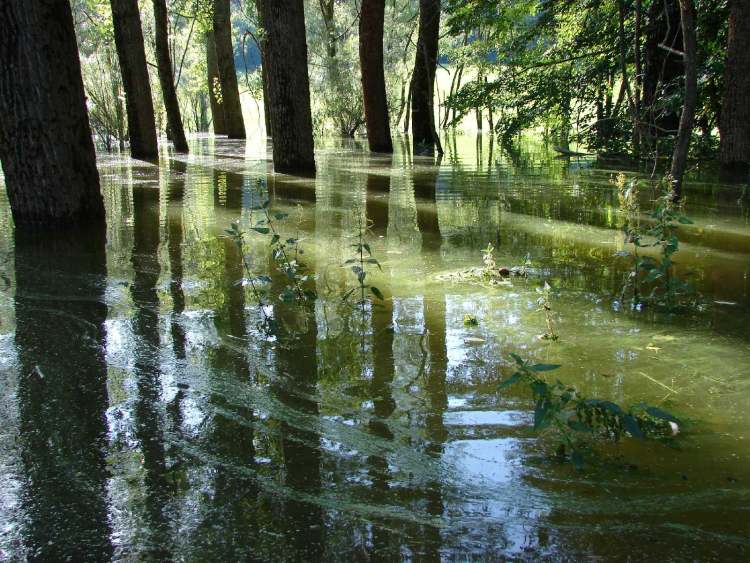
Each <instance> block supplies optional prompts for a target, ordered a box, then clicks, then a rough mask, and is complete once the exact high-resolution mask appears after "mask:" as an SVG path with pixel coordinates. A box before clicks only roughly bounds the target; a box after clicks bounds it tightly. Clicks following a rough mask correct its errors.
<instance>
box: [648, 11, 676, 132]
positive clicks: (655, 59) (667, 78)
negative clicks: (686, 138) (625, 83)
mask: <svg viewBox="0 0 750 563" xmlns="http://www.w3.org/2000/svg"><path fill="white" fill-rule="evenodd" d="M647 17H648V23H647V26H646V43H645V45H644V69H643V73H644V76H643V93H642V107H643V111H644V113H645V114H646V119H647V121H648V122H649V123H650V124H651V125H652V126H653V127H652V129H651V131H650V137H652V138H656V137H659V136H660V134H663V133H664V130H666V131H675V130H676V129H677V127H678V125H679V116H678V115H677V113H675V112H673V111H666V112H663V113H660V112H658V111H657V106H658V102H659V100H660V99H661V98H663V97H664V96H665V93H666V91H668V88H667V87H668V86H669V85H670V84H673V83H674V82H675V81H676V80H677V79H679V78H680V77H681V76H683V75H684V74H685V66H684V64H683V61H682V57H681V56H680V55H679V53H680V52H681V51H683V50H684V48H683V40H682V28H681V27H680V7H679V3H678V0H660V1H654V2H652V3H651V6H650V8H649V10H648V13H647ZM660 45H661V46H660ZM657 128H658V129H657Z"/></svg>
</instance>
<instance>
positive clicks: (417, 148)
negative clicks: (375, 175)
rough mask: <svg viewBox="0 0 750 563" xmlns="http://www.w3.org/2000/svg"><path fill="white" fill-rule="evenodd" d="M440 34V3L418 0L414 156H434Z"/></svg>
mask: <svg viewBox="0 0 750 563" xmlns="http://www.w3.org/2000/svg"><path fill="white" fill-rule="evenodd" d="M439 33H440V0H419V35H418V38H417V54H416V58H415V61H414V74H413V75H412V93H411V129H412V139H413V143H414V152H415V153H416V154H433V153H434V151H435V145H436V144H438V138H437V134H436V132H435V109H434V97H435V72H436V70H437V57H438V39H439Z"/></svg>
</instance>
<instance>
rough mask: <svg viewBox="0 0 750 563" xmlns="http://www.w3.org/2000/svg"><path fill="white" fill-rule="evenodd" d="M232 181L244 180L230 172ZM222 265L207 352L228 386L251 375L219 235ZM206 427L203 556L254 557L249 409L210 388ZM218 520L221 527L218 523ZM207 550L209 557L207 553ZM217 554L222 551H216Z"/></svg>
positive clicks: (229, 252) (234, 285)
mask: <svg viewBox="0 0 750 563" xmlns="http://www.w3.org/2000/svg"><path fill="white" fill-rule="evenodd" d="M232 176H233V179H232V182H233V183H234V182H236V181H238V180H239V181H242V177H241V176H239V175H236V174H235V175H232ZM222 241H223V250H224V268H223V272H222V276H221V282H220V292H221V295H222V299H221V303H222V305H221V307H220V308H219V309H218V310H217V311H216V317H215V324H216V330H217V332H218V333H219V336H220V338H221V343H220V344H219V345H218V346H217V347H215V348H214V349H213V350H212V351H211V352H210V355H209V363H210V365H211V368H212V369H211V371H212V372H213V373H220V374H225V376H224V378H225V379H226V380H228V381H229V382H230V385H237V386H240V387H241V386H244V385H247V384H248V383H249V381H250V378H251V370H250V365H249V362H248V356H247V353H246V350H247V328H246V326H247V325H246V317H245V289H244V287H243V285H242V279H243V276H244V270H243V264H242V256H241V255H240V251H239V249H238V248H237V246H236V245H235V244H234V242H233V241H231V240H229V239H226V238H225V239H222ZM209 403H210V410H211V411H212V414H211V421H210V424H209V427H210V431H209V432H208V433H207V434H206V437H205V438H204V440H205V443H204V446H203V447H204V448H205V449H207V450H209V451H210V452H211V453H212V455H214V456H216V457H218V459H219V463H218V464H217V465H216V466H215V467H214V468H213V480H212V481H213V483H212V484H213V494H212V495H209V499H208V502H209V503H210V505H209V506H207V507H206V508H205V509H204V514H205V516H204V519H203V522H202V523H201V525H200V529H199V534H198V535H199V536H200V537H198V538H196V541H197V542H198V543H199V544H200V546H201V547H202V548H204V549H205V550H206V557H207V558H210V559H213V558H217V556H218V557H219V559H221V560H224V561H231V560H235V559H236V558H237V557H238V556H239V555H240V554H242V557H243V558H247V559H253V548H254V546H255V544H256V541H255V538H256V536H257V527H258V522H257V503H258V487H257V483H256V481H255V478H254V477H253V476H249V475H248V471H250V472H253V473H254V470H255V442H254V440H255V431H254V426H253V424H254V420H255V415H254V413H253V410H252V409H251V408H250V407H249V406H247V405H244V404H242V403H241V401H239V400H237V399H235V398H234V397H232V396H230V395H228V394H226V393H220V392H214V393H212V394H211V395H210V398H209ZM217 521H221V524H222V525H221V528H217V527H216V522H217ZM209 554H210V556H209ZM218 554H221V555H220V556H219V555H218Z"/></svg>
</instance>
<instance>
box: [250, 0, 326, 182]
mask: <svg viewBox="0 0 750 563" xmlns="http://www.w3.org/2000/svg"><path fill="white" fill-rule="evenodd" d="M261 8H262V14H261V21H262V22H263V28H264V29H265V30H266V62H267V64H268V69H267V70H268V72H267V76H268V93H269V97H268V107H267V109H268V112H269V116H270V120H271V136H272V137H273V163H274V167H275V168H276V171H277V172H314V171H315V155H314V145H313V134H312V116H311V114H310V79H309V77H308V74H307V41H306V39H305V11H304V4H303V2H302V0H277V1H275V2H263V3H262V6H261Z"/></svg>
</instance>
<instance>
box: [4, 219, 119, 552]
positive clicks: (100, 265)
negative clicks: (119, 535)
mask: <svg viewBox="0 0 750 563" xmlns="http://www.w3.org/2000/svg"><path fill="white" fill-rule="evenodd" d="M15 263H16V267H15V268H16V271H15V282H16V296H15V313H16V334H15V342H16V347H17V349H18V351H19V365H20V374H19V378H18V380H19V383H18V411H19V419H20V428H19V430H20V433H19V436H18V443H19V447H20V454H21V463H22V468H23V481H22V489H23V495H24V498H25V499H26V503H25V506H24V511H25V516H26V517H25V519H24V524H23V529H22V538H23V543H24V547H25V550H26V553H27V555H28V557H29V558H30V559H33V560H46V561H63V560H66V559H68V558H69V559H71V560H78V561H83V560H91V559H92V558H94V559H98V560H109V559H110V558H111V557H112V553H113V547H112V543H111V540H110V535H111V530H110V525H109V520H108V517H107V490H106V489H107V468H106V460H105V456H106V449H107V422H106V410H107V407H108V396H107V365H106V361H105V350H106V334H105V326H104V323H105V321H106V318H107V307H106V305H105V302H104V290H105V287H106V278H107V270H106V256H105V247H104V233H103V232H101V231H96V232H85V233H82V232H75V233H68V234H61V233H58V234H57V235H56V236H55V237H52V238H49V237H43V238H42V237H39V238H37V237H35V236H31V235H25V234H23V233H22V232H16V242H15ZM40 299H42V300H43V301H40Z"/></svg>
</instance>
